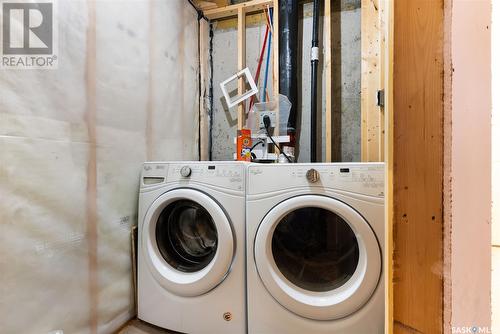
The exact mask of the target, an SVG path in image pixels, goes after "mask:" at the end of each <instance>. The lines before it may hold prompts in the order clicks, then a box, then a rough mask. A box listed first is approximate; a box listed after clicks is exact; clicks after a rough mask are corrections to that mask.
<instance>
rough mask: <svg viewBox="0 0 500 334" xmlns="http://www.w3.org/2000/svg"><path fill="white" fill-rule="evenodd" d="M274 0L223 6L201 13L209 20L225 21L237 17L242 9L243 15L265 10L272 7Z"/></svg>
mask: <svg viewBox="0 0 500 334" xmlns="http://www.w3.org/2000/svg"><path fill="white" fill-rule="evenodd" d="M274 1H275V0H252V1H247V2H243V3H240V4H236V5H230V6H225V7H221V8H215V9H209V10H206V11H203V14H204V15H205V17H207V18H208V19H209V20H220V19H225V18H228V17H232V16H237V15H238V11H239V10H240V9H241V8H243V9H244V10H245V13H247V14H250V13H253V12H257V11H260V10H263V9H266V8H267V6H270V7H272V6H273V4H274Z"/></svg>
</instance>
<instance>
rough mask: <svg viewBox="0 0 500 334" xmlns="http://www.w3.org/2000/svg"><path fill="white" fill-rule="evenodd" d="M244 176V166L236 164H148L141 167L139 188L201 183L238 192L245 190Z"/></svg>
mask: <svg viewBox="0 0 500 334" xmlns="http://www.w3.org/2000/svg"><path fill="white" fill-rule="evenodd" d="M244 175H245V165H244V164H243V163H238V162H235V163H228V162H166V163H153V162H151V163H149V162H148V163H145V164H144V165H143V169H142V176H141V179H142V183H141V186H142V187H147V186H152V185H157V184H161V183H171V182H178V183H180V184H181V185H186V186H188V185H189V184H191V183H192V184H196V183H198V184H200V183H202V184H206V185H213V186H217V187H221V188H227V189H233V190H238V191H240V190H244V189H245V178H244Z"/></svg>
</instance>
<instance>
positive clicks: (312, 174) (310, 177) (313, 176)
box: [306, 168, 319, 183]
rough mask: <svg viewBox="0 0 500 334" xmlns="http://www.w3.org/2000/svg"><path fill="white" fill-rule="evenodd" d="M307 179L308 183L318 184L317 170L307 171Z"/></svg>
mask: <svg viewBox="0 0 500 334" xmlns="http://www.w3.org/2000/svg"><path fill="white" fill-rule="evenodd" d="M306 178H307V181H309V182H311V183H316V182H318V181H319V172H318V171H317V170H316V169H314V168H311V169H309V170H308V171H307V173H306Z"/></svg>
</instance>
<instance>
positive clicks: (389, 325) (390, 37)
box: [381, 0, 394, 334]
mask: <svg viewBox="0 0 500 334" xmlns="http://www.w3.org/2000/svg"><path fill="white" fill-rule="evenodd" d="M381 6H382V7H381V8H382V14H383V15H382V18H383V21H382V22H383V25H382V26H383V27H385V28H384V29H383V30H382V32H383V34H384V41H385V42H384V45H383V48H382V51H383V58H382V62H383V64H384V66H383V68H384V71H383V75H384V90H385V92H386V93H385V101H384V105H385V107H384V109H385V112H384V117H385V119H384V129H385V131H384V160H385V166H386V169H385V243H384V248H385V251H386V253H385V257H384V263H385V266H384V273H385V297H386V298H387V301H386V303H385V333H386V334H392V333H393V330H394V283H393V282H394V281H393V276H394V275H393V270H394V266H393V252H394V243H393V237H394V236H393V227H394V207H393V203H394V187H393V180H394V154H393V152H394V150H393V147H394V108H393V92H394V90H393V81H392V78H393V54H394V2H393V1H392V0H381Z"/></svg>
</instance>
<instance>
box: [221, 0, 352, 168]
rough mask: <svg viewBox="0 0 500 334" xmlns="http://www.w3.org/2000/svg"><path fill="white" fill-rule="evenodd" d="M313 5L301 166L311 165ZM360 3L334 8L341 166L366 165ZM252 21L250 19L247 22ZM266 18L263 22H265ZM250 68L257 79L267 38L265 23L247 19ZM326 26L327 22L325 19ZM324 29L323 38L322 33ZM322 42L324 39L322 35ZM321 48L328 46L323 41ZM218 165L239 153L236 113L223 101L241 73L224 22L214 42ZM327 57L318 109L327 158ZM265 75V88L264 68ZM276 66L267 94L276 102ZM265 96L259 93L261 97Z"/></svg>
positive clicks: (302, 44) (308, 18) (302, 39)
mask: <svg viewBox="0 0 500 334" xmlns="http://www.w3.org/2000/svg"><path fill="white" fill-rule="evenodd" d="M312 7H313V6H312V3H306V4H304V5H301V6H300V7H299V10H300V12H299V57H300V60H299V62H298V63H299V77H300V78H301V80H300V82H299V101H298V103H299V108H298V112H299V117H298V124H300V129H299V134H298V143H299V146H298V150H297V157H298V161H299V162H307V161H309V159H310V135H309V133H310V131H309V130H310V105H311V102H310V101H311V92H310V88H311V84H310V78H311V65H310V48H311V34H312ZM360 7H361V3H360V1H359V0H336V1H333V3H332V10H333V12H332V27H333V40H332V64H333V92H332V96H333V118H334V128H333V129H332V131H333V136H334V138H335V145H334V151H335V153H334V155H333V156H334V157H335V160H336V161H360V159H361V144H360V139H361V132H360V131H361V8H360ZM248 17H250V16H248ZM262 18H263V16H262ZM247 20H248V21H249V22H248V23H247V46H246V47H247V58H246V60H247V66H248V67H249V68H250V70H251V72H252V74H253V75H255V70H256V68H257V62H258V58H259V54H260V50H261V46H262V42H263V39H264V34H265V25H264V21H260V20H256V19H251V20H250V19H247ZM320 22H321V26H322V25H323V16H321V19H320ZM321 32H322V31H321V29H320V33H321ZM321 36H323V34H321ZM321 39H322V40H323V43H322V45H324V44H325V43H324V39H323V37H321ZM213 45H214V50H213V84H214V99H213V106H214V109H213V124H212V127H213V132H212V157H213V160H232V159H233V153H234V151H235V145H234V143H233V140H234V137H235V136H236V129H237V119H236V115H237V112H236V108H232V109H231V110H228V108H227V106H226V105H225V102H224V101H223V96H222V92H221V90H220V88H219V83H220V82H221V81H223V80H224V79H226V78H228V77H229V76H231V75H232V74H234V73H235V72H236V71H237V31H236V26H235V24H234V22H233V24H231V23H229V22H225V23H224V21H220V23H219V25H216V26H215V30H214V38H213ZM323 60H324V57H323V54H321V55H320V65H319V68H320V77H321V82H322V84H321V87H322V90H321V91H320V92H318V100H319V101H318V106H320V108H321V110H320V112H321V114H320V115H321V116H318V120H319V121H320V122H321V128H322V134H323V139H322V145H321V146H322V147H321V149H320V152H321V154H322V157H323V159H324V157H325V74H324V73H325V72H324V61H323ZM264 65H265V60H264V64H263V68H262V71H261V80H260V81H261V85H260V87H262V86H263V84H262V78H263V77H264V68H265V66H264ZM271 69H272V65H271V66H270V70H269V77H268V80H269V81H268V85H267V87H268V92H269V95H270V96H271V97H272V95H273V93H272V87H271V86H272V81H271V79H272V70H271ZM260 95H261V93H260V92H259V97H260Z"/></svg>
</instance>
